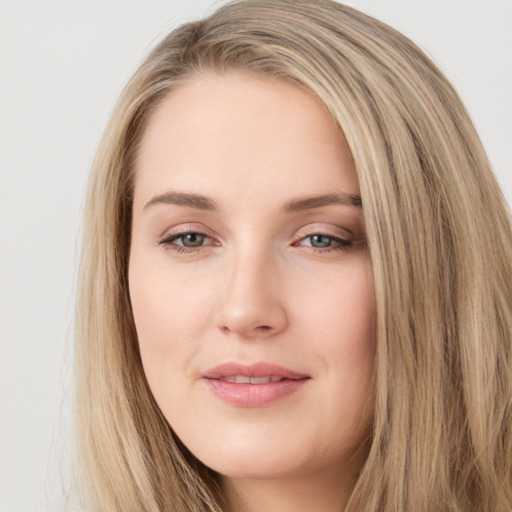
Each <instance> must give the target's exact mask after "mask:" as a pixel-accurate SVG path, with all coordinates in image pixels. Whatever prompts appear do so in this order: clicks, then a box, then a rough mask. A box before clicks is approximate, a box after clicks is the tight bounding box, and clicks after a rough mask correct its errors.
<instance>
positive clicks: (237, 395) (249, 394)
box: [205, 378, 309, 407]
mask: <svg viewBox="0 0 512 512" xmlns="http://www.w3.org/2000/svg"><path fill="white" fill-rule="evenodd" d="M308 380H309V379H307V378H304V379H283V380H280V381H278V382H268V383H267V384H235V383H234V382H227V381H225V380H219V379H205V381H206V385H207V386H208V388H209V389H210V391H211V392H212V393H213V394H214V395H215V396H216V397H218V398H220V399H221V400H223V401H224V402H228V403H229V404H232V405H237V406H239V407H261V406H263V405H267V404H270V403H272V402H276V401H277V400H280V399H282V398H285V397H287V396H289V395H291V394H293V393H295V392H296V391H298V390H299V389H300V388H301V387H302V386H303V385H304V384H305V383H306V382H307V381H308Z"/></svg>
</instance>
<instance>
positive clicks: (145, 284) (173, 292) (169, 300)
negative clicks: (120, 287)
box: [129, 251, 204, 402]
mask: <svg viewBox="0 0 512 512" xmlns="http://www.w3.org/2000/svg"><path fill="white" fill-rule="evenodd" d="M129 285H130V299H131V304H132V310H133V317H134V321H135V327H136V331H137V337H138V341H139V349H140V354H141V359H142V364H143V367H144V372H145V374H146V378H147V380H148V383H149V385H150V388H151V390H152V392H153V394H154V396H155V399H156V400H157V402H160V398H161V396H160V395H161V394H162V392H163V390H164V389H165V388H166V387H168V386H169V381H170V380H172V379H173V376H176V375H177V374H178V372H183V370H184V369H187V368H189V367H190V365H189V364H188V361H190V360H192V359H193V357H194V354H195V353H196V352H197V349H198V347H197V340H198V339H199V338H200V337H201V332H202V331H203V330H204V321H203V319H204V316H202V315H201V312H202V311H203V310H204V297H203V296H202V294H201V293H199V291H198V290H197V288H196V289H194V287H193V286H191V285H190V283H185V281H184V279H183V277H180V275H179V273H174V274H173V275H169V271H168V269H166V268H165V265H164V266H160V265H158V262H156V264H155V261H154V260H152V261H151V262H150V263H149V264H148V263H147V262H146V261H145V258H144V255H139V254H137V253H136V251H134V254H132V255H131V258H130V267H129Z"/></svg>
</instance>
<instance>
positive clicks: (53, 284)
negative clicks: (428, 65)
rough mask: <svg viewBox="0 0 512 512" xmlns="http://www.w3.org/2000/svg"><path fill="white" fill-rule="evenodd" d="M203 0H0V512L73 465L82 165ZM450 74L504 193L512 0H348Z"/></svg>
mask: <svg viewBox="0 0 512 512" xmlns="http://www.w3.org/2000/svg"><path fill="white" fill-rule="evenodd" d="M220 3H222V2H212V0H186V1H185V0H151V1H149V2H148V1H147V0H104V1H99V0H88V1H87V0H67V1H66V0H60V1H58V0H45V1H44V2H41V1H38V0H0V344H1V352H0V512H18V511H50V510H51V511H53V510H58V509H59V507H60V506H61V502H62V500H61V496H62V489H61V483H60V482H61V476H63V477H64V481H66V480H67V479H68V478H69V477H70V469H69V465H68V460H69V458H70V454H71V442H70V435H69V432H70V428H69V427H70V412H71V407H72V404H71V393H72V381H71V374H72V367H71V364H72V357H73V349H72V333H73V307H74V306H73V301H74V290H75V278H76V272H77V263H78V254H79V238H80V224H81V212H82V205H83V201H84V195H85V187H86V182H87V174H88V170H89V168H90V166H91V162H92V159H93V156H94V152H95V148H96V146H97V144H98V141H99V139H100V136H101V133H102V130H103V128H104V125H105V123H106V121H107V119H108V116H109V114H110V112H111V110H112V108H113V105H114V102H115V100H116V98H117V96H118V95H119V93H120V92H121V89H122V87H123V85H124V84H125V82H126V81H127V79H128V78H129V76H130V75H131V73H133V71H134V70H135V69H136V67H137V64H138V63H139V62H140V61H141V59H142V57H143V56H144V54H145V53H146V52H147V51H148V49H149V48H150V47H151V46H152V45H153V44H154V43H155V42H156V41H157V40H158V39H160V38H161V37H162V36H163V35H164V34H165V33H166V32H167V31H168V30H169V29H171V28H173V27H175V26H176V25H178V24H180V23H182V22H184V21H187V20H189V19H194V18H197V17H199V16H201V15H203V14H205V13H207V12H210V11H211V10H212V9H213V7H215V6H216V5H219V4H220ZM347 3H348V4H349V5H352V6H354V7H356V8H359V9H361V10H363V11H365V12H367V13H368V14H371V15H374V16H376V17H377V18H380V19H381V20H383V21H385V22H387V23H389V24H391V25H392V26H394V27H395V28H397V29H399V30H401V31H402V32H404V33H405V34H406V35H408V36H409V37H411V38H412V39H413V40H414V41H415V42H417V43H418V44H419V45H420V46H421V47H422V48H423V49H424V50H426V52H427V53H428V54H429V55H430V56H431V57H432V58H433V59H434V60H435V61H436V62H437V64H438V65H439V66H440V67H441V69H442V70H443V71H444V72H445V73H446V74H447V76H448V78H449V79H450V80H452V82H453V83H454V85H455V87H456V89H457V90H458V91H459V93H460V94H461V96H462V98H463V100H464V101H465V103H466V105H467V106H468V108H469V111H470V113H471V115H472V117H473V119H474V121H475V124H476V126H477V128H478V130H479V132H480V134H481V137H482V140H483V143H484V145H485V147H486V149H487V151H488V153H489V156H490V159H491V161H492V163H493V165H494V166H495V169H496V172H497V174H498V176H499V179H500V181H501V183H502V184H503V187H504V190H505V193H506V195H507V197H508V199H509V201H511V200H512V150H511V143H512V123H511V119H512V98H511V97H512V95H511V92H512V1H511V0H414V1H411V0H401V1H399V0H351V1H349V2H347Z"/></svg>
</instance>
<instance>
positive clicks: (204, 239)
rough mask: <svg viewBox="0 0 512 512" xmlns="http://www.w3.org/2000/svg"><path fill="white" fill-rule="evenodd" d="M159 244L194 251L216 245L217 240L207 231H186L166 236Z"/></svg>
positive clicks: (176, 249)
mask: <svg viewBox="0 0 512 512" xmlns="http://www.w3.org/2000/svg"><path fill="white" fill-rule="evenodd" d="M159 244H160V245H164V246H166V248H170V249H173V250H175V251H177V252H192V251H194V250H198V249H200V248H201V247H204V246H207V245H215V241H214V240H213V238H211V237H209V236H208V235H207V234H205V233H201V232H199V231H186V232H180V233H175V234H170V235H167V236H164V237H163V238H162V240H160V242H159Z"/></svg>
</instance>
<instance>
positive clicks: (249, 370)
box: [202, 362, 309, 380]
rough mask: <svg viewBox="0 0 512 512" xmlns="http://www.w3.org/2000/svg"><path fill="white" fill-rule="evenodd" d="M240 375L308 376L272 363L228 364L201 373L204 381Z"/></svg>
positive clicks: (305, 377) (303, 377)
mask: <svg viewBox="0 0 512 512" xmlns="http://www.w3.org/2000/svg"><path fill="white" fill-rule="evenodd" d="M237 375H242V376H244V377H268V376H272V377H279V378H281V379H293V380H298V379H307V378H309V375H306V374H304V373H298V372H294V371H292V370H289V369H288V368H284V367H282V366H278V365H276V364H273V363H268V362H259V363H254V364H250V365H244V364H240V363H235V362H230V363H223V364H220V365H219V366H215V367H214V368H211V369H209V370H208V371H206V372H205V373H203V375H202V377H203V378H205V379H222V378H226V377H234V376H237Z"/></svg>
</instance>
